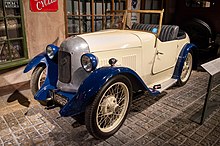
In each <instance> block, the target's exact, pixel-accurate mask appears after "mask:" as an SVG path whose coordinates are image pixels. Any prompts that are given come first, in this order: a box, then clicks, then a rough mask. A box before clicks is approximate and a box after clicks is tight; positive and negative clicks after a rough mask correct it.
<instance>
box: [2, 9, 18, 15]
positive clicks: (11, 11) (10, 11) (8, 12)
mask: <svg viewBox="0 0 220 146" xmlns="http://www.w3.org/2000/svg"><path fill="white" fill-rule="evenodd" d="M5 10H6V15H7V16H20V15H21V13H20V9H18V8H17V9H5Z"/></svg>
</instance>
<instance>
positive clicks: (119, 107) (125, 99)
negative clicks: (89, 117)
mask: <svg viewBox="0 0 220 146" xmlns="http://www.w3.org/2000/svg"><path fill="white" fill-rule="evenodd" d="M128 104H129V91H128V88H127V86H126V85H125V84H124V83H122V82H117V83H114V84H113V85H111V86H110V87H109V88H108V89H107V90H106V91H105V93H104V94H103V96H102V98H101V100H100V102H99V105H98V108H97V113H96V123H97V126H98V128H99V129H100V130H101V131H102V132H110V131H112V130H114V129H115V128H116V127H117V126H118V125H119V124H120V123H121V121H122V120H123V118H124V116H125V114H126V112H127V108H128Z"/></svg>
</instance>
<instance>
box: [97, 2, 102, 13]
mask: <svg viewBox="0 0 220 146" xmlns="http://www.w3.org/2000/svg"><path fill="white" fill-rule="evenodd" d="M95 5H96V6H95V8H96V9H95V14H102V3H95Z"/></svg>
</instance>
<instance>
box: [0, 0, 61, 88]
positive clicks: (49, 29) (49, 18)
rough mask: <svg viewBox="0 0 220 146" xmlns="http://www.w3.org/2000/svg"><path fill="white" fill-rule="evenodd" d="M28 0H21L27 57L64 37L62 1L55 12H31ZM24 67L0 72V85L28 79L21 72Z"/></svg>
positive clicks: (31, 56) (58, 43) (58, 42)
mask: <svg viewBox="0 0 220 146" xmlns="http://www.w3.org/2000/svg"><path fill="white" fill-rule="evenodd" d="M29 1H30V0H23V9H24V21H25V31H26V38H27V48H28V55H29V58H30V59H31V58H33V57H34V56H35V55H37V54H39V53H40V52H42V51H44V50H45V47H46V46H47V45H48V44H50V43H53V42H54V41H56V40H57V41H56V43H55V44H56V45H60V43H61V42H62V41H63V40H64V39H65V18H64V1H63V0H59V1H58V2H59V4H58V7H59V10H58V11H57V12H31V11H30V6H29ZM23 69H24V67H20V68H16V69H14V70H11V71H8V72H5V73H1V74H0V80H1V82H0V87H3V86H7V85H11V84H16V83H20V82H24V81H27V80H29V79H30V75H31V73H29V74H23V73H22V72H23Z"/></svg>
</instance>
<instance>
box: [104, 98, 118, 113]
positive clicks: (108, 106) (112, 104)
mask: <svg viewBox="0 0 220 146" xmlns="http://www.w3.org/2000/svg"><path fill="white" fill-rule="evenodd" d="M118 106H119V105H118V104H117V99H116V98H115V96H113V95H111V96H109V97H107V98H105V99H104V100H103V102H102V108H101V110H102V112H103V114H104V115H111V114H113V113H114V112H115V111H116V110H117V109H118Z"/></svg>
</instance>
